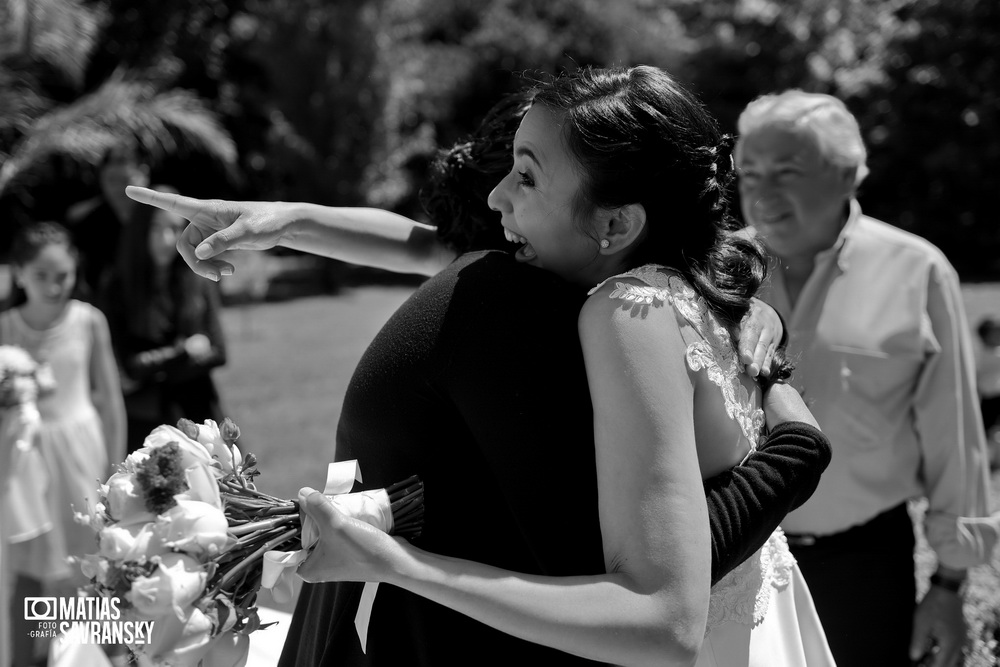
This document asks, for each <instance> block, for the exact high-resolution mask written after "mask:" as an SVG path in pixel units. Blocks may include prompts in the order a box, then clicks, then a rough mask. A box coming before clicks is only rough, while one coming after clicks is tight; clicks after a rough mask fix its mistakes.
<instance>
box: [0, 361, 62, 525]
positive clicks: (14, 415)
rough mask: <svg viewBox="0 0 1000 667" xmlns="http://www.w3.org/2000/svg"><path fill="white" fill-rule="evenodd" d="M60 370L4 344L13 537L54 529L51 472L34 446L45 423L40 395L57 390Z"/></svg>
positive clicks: (4, 454) (1, 428)
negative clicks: (55, 371) (49, 490)
mask: <svg viewBox="0 0 1000 667" xmlns="http://www.w3.org/2000/svg"><path fill="white" fill-rule="evenodd" d="M55 387H56V383H55V376H53V374H52V368H51V367H50V366H49V365H48V364H40V363H38V362H37V361H35V359H34V358H32V356H31V355H30V354H28V352H27V351H26V350H24V349H23V348H20V347H17V346H16V345H0V469H2V470H3V471H4V476H5V477H6V483H5V484H4V485H2V488H3V491H4V492H3V501H4V502H3V506H4V512H5V513H6V516H5V520H6V525H7V526H8V530H9V536H8V539H9V540H10V541H11V542H22V541H25V540H30V539H32V538H33V537H37V536H38V535H40V534H41V533H44V532H45V531H47V530H50V529H51V527H52V522H51V519H50V517H49V514H48V511H47V509H46V508H47V506H48V504H47V503H46V502H45V490H46V489H47V488H48V472H47V468H46V466H45V463H44V461H43V460H42V457H41V453H40V452H39V451H38V449H37V448H36V447H35V446H34V441H35V434H36V433H37V431H38V427H39V425H40V424H41V416H40V415H39V414H38V399H39V398H41V397H42V396H45V395H47V394H50V393H52V392H53V391H54V390H55Z"/></svg>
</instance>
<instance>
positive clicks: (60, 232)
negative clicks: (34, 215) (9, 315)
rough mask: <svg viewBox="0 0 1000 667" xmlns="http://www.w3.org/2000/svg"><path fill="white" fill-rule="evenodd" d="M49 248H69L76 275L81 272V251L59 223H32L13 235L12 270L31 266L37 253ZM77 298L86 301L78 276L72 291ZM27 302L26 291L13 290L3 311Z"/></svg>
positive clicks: (15, 287) (10, 254) (10, 252)
mask: <svg viewBox="0 0 1000 667" xmlns="http://www.w3.org/2000/svg"><path fill="white" fill-rule="evenodd" d="M50 245H61V246H63V247H64V248H66V252H68V253H69V255H70V257H72V258H73V260H74V261H75V262H76V264H77V273H78V274H79V269H80V251H79V250H78V249H77V247H76V245H75V244H74V243H73V237H72V236H71V235H70V233H69V230H67V229H66V228H65V227H63V226H62V225H60V224H59V223H58V222H51V221H44V222H33V223H31V224H29V225H26V226H24V227H22V228H21V229H20V230H18V231H17V233H16V234H15V235H14V238H13V240H12V241H11V245H10V251H9V253H8V259H9V260H10V263H11V265H13V266H24V265H25V264H28V263H30V262H31V261H33V260H34V259H35V258H36V257H38V253H40V252H41V251H42V250H44V249H45V248H47V247H48V246H50ZM73 297H74V298H85V297H86V294H85V291H84V286H83V284H82V282H81V281H80V280H79V275H78V276H77V281H76V285H75V286H74V288H73ZM26 301H27V295H26V294H25V292H24V290H23V289H22V288H20V287H18V286H17V285H16V284H15V285H13V286H12V288H11V292H10V294H9V295H8V296H7V298H6V299H5V301H4V304H3V309H4V310H6V309H7V308H13V307H15V306H20V305H21V304H22V303H25V302H26Z"/></svg>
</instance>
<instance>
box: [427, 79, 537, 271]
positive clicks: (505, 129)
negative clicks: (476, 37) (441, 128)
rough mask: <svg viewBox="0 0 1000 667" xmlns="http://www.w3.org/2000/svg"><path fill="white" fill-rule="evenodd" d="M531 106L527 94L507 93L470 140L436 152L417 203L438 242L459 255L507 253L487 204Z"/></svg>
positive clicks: (494, 214)
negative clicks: (466, 253) (431, 225)
mask: <svg viewBox="0 0 1000 667" xmlns="http://www.w3.org/2000/svg"><path fill="white" fill-rule="evenodd" d="M530 106H531V95H530V91H528V90H521V91H518V92H515V93H511V94H510V95H507V96H506V97H504V98H503V99H502V100H500V102H498V103H497V104H496V105H495V106H493V108H491V109H490V110H489V112H488V113H487V114H486V117H485V118H484V119H483V121H482V123H480V124H479V126H478V127H477V128H476V130H475V132H473V133H472V134H471V135H470V136H468V137H467V138H465V140H463V141H460V142H458V143H456V144H454V145H453V146H451V147H450V148H446V149H444V150H441V151H439V152H438V153H437V155H436V156H435V158H434V161H433V162H432V164H431V169H430V174H429V176H430V177H429V179H428V182H427V184H426V185H425V186H424V187H423V188H422V189H421V190H420V195H419V197H420V203H421V205H422V206H423V209H424V211H425V212H426V213H427V215H428V217H429V218H430V221H431V223H432V224H433V225H434V226H435V227H437V236H438V239H439V240H440V241H441V242H442V243H444V244H445V245H446V246H448V247H450V248H452V249H453V250H455V251H456V252H458V253H463V252H470V251H473V250H487V249H496V248H509V247H510V243H509V242H508V241H507V240H506V239H505V238H504V235H503V227H502V226H501V225H500V214H499V213H497V212H496V211H494V210H492V209H490V207H489V204H488V203H487V202H486V199H487V197H489V194H490V191H491V190H492V189H493V188H494V187H495V186H496V184H497V183H499V182H500V181H501V180H502V179H503V177H504V176H506V175H507V174H508V173H510V170H511V166H512V165H513V164H514V156H513V146H514V134H515V133H516V132H517V127H518V125H520V124H521V118H523V117H524V114H525V112H527V110H528V108H529V107H530Z"/></svg>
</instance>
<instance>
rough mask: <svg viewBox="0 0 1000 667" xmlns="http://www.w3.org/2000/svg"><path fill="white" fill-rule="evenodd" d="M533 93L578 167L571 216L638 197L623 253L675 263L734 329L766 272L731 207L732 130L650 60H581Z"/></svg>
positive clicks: (639, 261)
mask: <svg viewBox="0 0 1000 667" xmlns="http://www.w3.org/2000/svg"><path fill="white" fill-rule="evenodd" d="M533 99H534V103H535V104H542V105H544V106H545V107H546V108H548V109H549V110H551V111H553V112H554V113H556V114H557V115H558V116H559V117H560V121H561V123H562V125H563V139H564V140H565V142H566V145H567V146H568V148H569V151H570V153H571V154H572V155H573V156H574V158H575V159H576V161H577V162H578V164H579V165H580V167H581V173H582V175H583V176H582V178H583V184H582V187H581V190H580V194H579V197H578V200H577V201H576V202H575V207H576V212H577V214H578V216H579V217H580V218H581V219H584V218H585V217H586V216H587V215H588V214H589V213H590V212H592V211H593V210H594V209H595V208H598V207H601V208H615V207H618V206H624V205H627V204H633V203H639V204H642V206H643V208H644V209H645V211H646V219H647V222H646V229H645V232H644V234H645V237H644V238H643V239H641V240H640V243H638V244H637V246H636V248H635V250H634V251H633V253H632V255H631V256H630V257H629V263H630V264H631V265H632V266H641V265H643V264H649V263H655V264H662V265H665V266H669V267H671V268H673V269H676V270H678V271H680V272H682V273H683V274H684V275H685V276H686V277H687V278H688V279H689V280H690V282H691V284H692V285H693V286H694V288H695V289H696V290H697V291H698V292H699V294H701V296H702V297H704V298H705V300H706V302H707V303H708V306H709V307H710V308H711V309H712V311H713V312H714V313H715V314H716V315H717V316H718V317H719V318H720V319H721V320H722V321H723V322H724V323H726V324H728V325H729V326H730V329H731V330H735V329H736V328H737V326H738V324H739V323H740V321H741V319H742V318H743V317H744V315H746V314H747V312H748V311H749V307H750V298H751V297H752V296H754V295H755V294H756V293H757V291H758V289H759V288H760V286H761V283H762V282H763V280H764V278H765V277H766V272H767V261H766V257H765V254H764V250H763V247H762V246H761V245H760V243H759V241H757V240H756V239H753V238H750V237H748V236H744V235H741V234H738V233H737V231H738V230H739V228H740V225H739V224H738V223H737V221H736V220H735V219H734V218H733V217H732V216H731V215H730V213H729V200H728V194H729V185H730V183H731V182H732V180H733V178H734V176H735V169H734V165H733V159H732V150H733V143H734V141H733V138H732V137H731V136H729V135H724V134H723V133H722V132H721V131H720V130H719V127H718V124H717V123H716V121H715V119H714V118H713V117H712V115H711V114H710V113H709V112H708V111H707V110H706V109H705V107H704V106H703V105H702V104H701V103H700V102H699V101H698V100H697V99H696V98H695V97H694V95H692V94H691V93H689V92H688V91H687V90H685V89H684V88H683V87H682V86H681V85H680V84H679V83H677V82H676V81H675V80H674V79H673V78H672V77H671V76H670V75H669V74H667V73H666V72H664V71H663V70H660V69H657V68H655V67H647V66H640V67H632V68H607V69H594V68H583V69H580V70H577V71H576V72H574V73H572V74H567V75H563V76H560V77H558V78H555V79H552V80H550V81H548V82H544V83H541V84H539V85H538V86H536V88H535V89H534V98H533ZM775 367H776V368H777V367H778V365H775Z"/></svg>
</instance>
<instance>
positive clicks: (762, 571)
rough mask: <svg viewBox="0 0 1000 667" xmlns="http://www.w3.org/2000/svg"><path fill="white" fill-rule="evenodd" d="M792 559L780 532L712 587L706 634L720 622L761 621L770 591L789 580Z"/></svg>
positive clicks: (775, 589)
mask: <svg viewBox="0 0 1000 667" xmlns="http://www.w3.org/2000/svg"><path fill="white" fill-rule="evenodd" d="M794 564H795V557H794V556H792V553H791V552H790V551H789V550H788V542H787V540H786V539H785V534H784V533H783V532H781V529H780V528H779V529H778V530H776V531H774V532H773V533H771V537H769V538H768V540H767V542H766V543H765V544H764V546H763V547H761V549H760V550H759V551H758V552H757V553H755V554H754V555H753V556H751V557H750V558H748V559H746V560H745V561H743V562H742V563H740V564H739V565H738V566H737V567H736V569H734V570H733V571H732V572H730V573H729V574H727V575H726V576H725V577H723V578H722V579H721V580H720V581H719V583H717V584H716V585H715V586H713V587H712V596H711V598H709V602H708V624H707V625H706V630H705V634H706V635H707V634H708V633H709V632H711V631H712V629H713V628H716V627H718V626H720V625H722V624H724V623H739V624H741V625H749V626H752V627H753V626H757V625H759V624H760V622H761V621H763V620H764V616H765V615H766V614H767V609H768V607H769V606H770V604H771V596H772V593H773V592H774V591H781V590H784V589H785V588H786V587H787V586H788V583H789V582H790V581H791V577H792V565H794Z"/></svg>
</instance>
